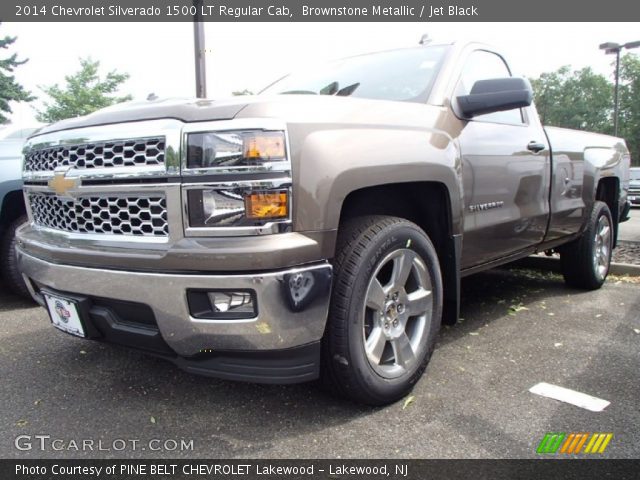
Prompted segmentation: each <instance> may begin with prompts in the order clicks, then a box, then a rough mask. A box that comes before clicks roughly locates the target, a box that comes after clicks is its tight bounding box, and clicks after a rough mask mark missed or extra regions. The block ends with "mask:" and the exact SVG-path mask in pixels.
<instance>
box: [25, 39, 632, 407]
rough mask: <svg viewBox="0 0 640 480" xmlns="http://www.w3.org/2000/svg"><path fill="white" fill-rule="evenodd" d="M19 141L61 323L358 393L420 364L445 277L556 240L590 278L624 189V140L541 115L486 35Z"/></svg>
mask: <svg viewBox="0 0 640 480" xmlns="http://www.w3.org/2000/svg"><path fill="white" fill-rule="evenodd" d="M24 154H25V162H24V185H25V188H24V194H25V199H26V203H27V205H28V214H29V219H30V222H29V224H28V225H26V226H24V227H23V228H22V229H20V230H19V232H18V249H17V250H18V262H19V266H20V268H21V270H22V272H23V274H24V276H25V279H26V281H27V284H28V286H29V289H30V290H31V293H32V294H33V296H34V298H35V299H36V300H38V301H39V302H40V303H41V304H42V305H43V306H46V307H47V308H48V310H49V313H50V316H51V320H52V322H53V324H54V325H55V326H56V327H57V328H59V329H61V330H64V331H66V332H68V333H71V334H74V335H77V336H80V337H85V338H89V339H95V340H101V341H106V342H115V343H119V344H123V345H127V346H130V347H134V348H138V349H142V350H145V351H148V352H150V353H153V354H156V355H161V356H163V357H165V358H168V359H170V360H172V361H173V362H175V363H176V364H177V365H179V366H180V367H181V368H184V369H186V370H188V371H190V372H195V373H199V374H204V375H211V376H216V377H221V378H228V379H236V380H246V381H255V382H271V383H295V382H303V381H309V380H314V379H316V378H319V377H322V379H323V380H324V381H325V383H326V384H327V385H330V386H332V388H334V389H335V390H336V391H337V392H339V393H341V394H343V395H345V396H347V397H349V398H352V399H354V400H357V401H361V402H366V403H370V404H383V403H387V402H391V401H394V400H396V399H398V398H400V397H401V396H403V395H405V394H406V392H407V391H408V390H409V389H410V388H411V387H412V385H413V384H414V383H415V382H416V381H417V380H418V379H419V378H420V376H421V375H422V373H423V371H424V369H425V367H426V365H427V363H428V362H429V358H430V356H431V354H432V351H433V348H434V344H435V339H436V336H437V334H438V330H439V328H440V325H441V323H442V322H448V323H453V322H455V321H456V319H457V316H458V308H459V303H460V278H461V277H463V276H467V275H470V274H472V273H475V272H479V271H481V270H484V269H488V268H491V267H494V266H496V265H500V264H504V263H507V262H511V261H514V260H517V259H520V258H522V257H525V256H527V255H531V254H533V253H535V252H541V251H551V250H555V251H557V252H559V253H560V256H561V263H562V269H563V273H564V277H565V279H566V281H567V283H568V284H569V285H571V286H572V287H578V288H583V289H596V288H599V287H600V286H601V285H602V284H603V282H604V281H605V279H606V277H607V273H608V269H609V263H610V260H611V252H612V249H613V248H614V247H615V245H616V235H617V231H618V224H619V222H621V221H623V220H624V219H625V218H626V216H627V212H628V209H629V205H628V202H627V189H628V176H629V173H628V168H629V154H628V151H627V148H626V146H625V142H624V141H623V140H621V139H618V138H613V137H608V136H604V135H596V134H589V133H582V132H575V131H568V130H562V129H558V128H547V129H545V128H543V127H542V125H541V124H540V121H539V119H538V115H537V113H536V110H535V108H534V106H533V105H532V92H531V88H530V86H529V83H528V82H527V81H526V80H524V79H522V78H518V77H514V76H512V73H511V70H510V68H509V66H508V64H507V63H506V62H505V60H504V58H503V57H502V56H501V55H500V53H498V52H497V51H496V50H495V49H492V48H490V47H487V46H484V45H478V44H465V45H457V44H451V45H428V46H421V47H419V48H410V49H402V50H394V51H389V52H382V53H375V54H370V55H362V56H358V57H354V58H349V59H345V60H340V61H337V62H333V63H330V64H328V65H324V66H322V67H320V68H317V69H315V70H308V71H305V72H302V73H300V74H292V75H289V76H286V77H284V78H282V79H281V80H279V81H277V82H275V83H274V84H273V85H271V86H270V87H268V88H267V89H266V90H265V91H264V92H262V93H261V94H260V95H258V96H255V97H236V98H234V99H231V100H228V101H205V100H194V101H181V102H175V101H172V102H170V101H151V102H146V103H145V104H144V105H141V104H131V105H126V104H125V105H123V106H121V107H117V108H110V109H107V110H103V111H100V112H97V113H95V114H92V115H89V116H87V117H84V118H78V119H71V120H67V121H63V122H60V123H56V124H54V125H52V126H49V127H47V128H45V129H43V130H41V131H40V132H38V133H37V135H35V136H33V137H31V138H30V140H29V141H28V143H27V145H26V147H25V150H24Z"/></svg>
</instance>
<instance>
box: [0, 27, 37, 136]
mask: <svg viewBox="0 0 640 480" xmlns="http://www.w3.org/2000/svg"><path fill="white" fill-rule="evenodd" d="M15 41H16V37H8V36H5V37H4V38H0V48H2V49H8V48H9V46H10V45H12V44H13V43H14V42H15ZM26 62H27V60H26V59H25V60H18V54H17V53H14V54H13V55H11V56H10V57H8V58H4V59H0V124H2V123H6V122H7V121H8V118H7V115H8V114H10V113H11V112H12V110H11V106H10V105H9V102H11V101H13V102H30V101H31V100H33V99H34V98H35V97H33V96H32V95H31V93H30V92H28V91H27V90H25V89H24V87H23V86H22V85H20V84H19V83H18V82H16V79H15V77H14V76H13V75H12V73H13V71H14V70H15V68H16V67H19V66H20V65H24V64H25V63H26Z"/></svg>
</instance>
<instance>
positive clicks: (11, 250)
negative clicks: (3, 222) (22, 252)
mask: <svg viewBox="0 0 640 480" xmlns="http://www.w3.org/2000/svg"><path fill="white" fill-rule="evenodd" d="M26 221H27V217H26V216H22V217H20V218H18V219H17V220H15V221H14V222H13V223H12V224H11V225H9V227H8V228H7V230H6V231H5V232H4V234H3V236H2V240H1V241H0V274H1V275H2V280H3V281H4V283H5V285H6V286H7V287H8V288H9V290H11V291H12V292H13V293H15V294H17V295H20V296H21V297H24V298H28V299H31V298H32V297H31V294H30V293H29V290H28V289H27V286H26V285H25V283H24V279H23V278H22V274H21V273H20V271H19V270H18V258H17V256H16V230H17V229H18V227H20V226H22V225H23V224H24V223H25V222H26Z"/></svg>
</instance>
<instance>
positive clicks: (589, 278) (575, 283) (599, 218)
mask: <svg viewBox="0 0 640 480" xmlns="http://www.w3.org/2000/svg"><path fill="white" fill-rule="evenodd" d="M612 251H613V220H612V218H611V212H610V211H609V207H608V206H607V204H606V203H604V202H599V201H598V202H595V203H594V205H593V209H592V210H591V215H590V216H589V220H588V223H587V226H586V228H585V230H584V232H583V233H582V235H581V236H580V238H579V239H578V240H575V241H573V242H571V243H570V244H568V245H565V246H563V247H562V249H561V250H560V262H561V264H562V275H563V276H564V280H565V283H566V284H567V285H569V286H572V287H576V288H581V289H585V290H596V289H598V288H600V287H601V286H602V285H603V284H604V282H605V280H606V279H607V275H608V274H609V266H610V264H611V254H612Z"/></svg>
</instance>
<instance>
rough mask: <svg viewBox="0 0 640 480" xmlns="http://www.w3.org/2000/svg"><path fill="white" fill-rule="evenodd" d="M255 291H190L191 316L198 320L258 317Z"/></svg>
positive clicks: (188, 293) (188, 297)
mask: <svg viewBox="0 0 640 480" xmlns="http://www.w3.org/2000/svg"><path fill="white" fill-rule="evenodd" d="M255 297H256V295H255V292H254V291H253V290H188V291H187V300H188V302H189V312H190V313H191V316H192V317H194V318H198V319H211V320H218V319H219V320H237V319H244V318H247V319H248V318H255V317H256V316H257V315H258V311H257V304H256V298H255Z"/></svg>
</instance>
